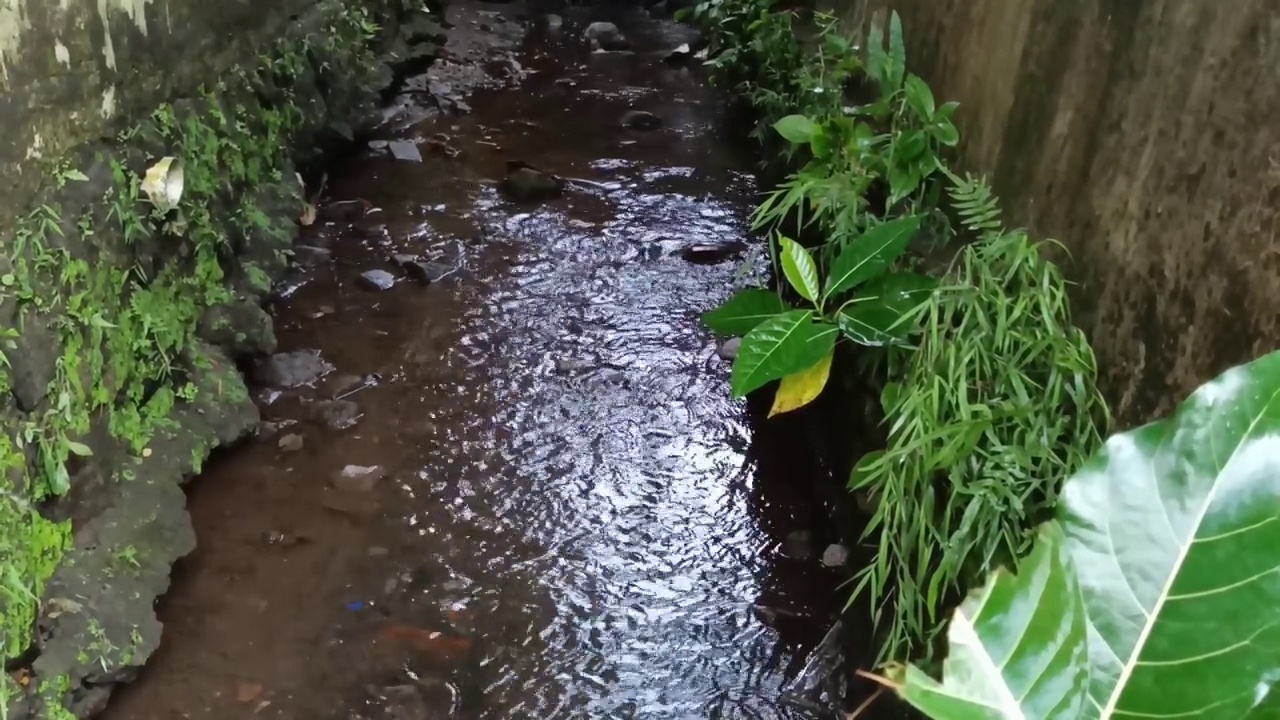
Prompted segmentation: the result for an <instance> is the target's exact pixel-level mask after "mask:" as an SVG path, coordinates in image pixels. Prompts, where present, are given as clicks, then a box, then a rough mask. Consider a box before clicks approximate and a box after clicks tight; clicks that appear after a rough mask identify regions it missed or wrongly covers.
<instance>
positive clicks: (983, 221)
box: [945, 171, 1004, 238]
mask: <svg viewBox="0 0 1280 720" xmlns="http://www.w3.org/2000/svg"><path fill="white" fill-rule="evenodd" d="M945 172H946V174H947V177H948V178H950V179H951V187H949V188H947V192H948V194H950V195H951V202H952V206H953V207H954V208H955V211H956V214H957V215H959V216H960V224H961V225H962V226H964V228H965V229H966V230H968V231H969V232H972V233H973V234H974V235H977V236H978V237H979V238H990V237H994V236H996V235H999V234H1001V233H1002V232H1004V225H1003V223H1001V222H1000V201H999V200H997V199H996V196H995V194H994V193H993V192H992V191H991V185H990V183H988V182H987V179H986V178H985V177H982V176H978V175H973V174H966V175H965V176H964V177H960V176H959V175H956V174H955V173H952V172H950V171H945Z"/></svg>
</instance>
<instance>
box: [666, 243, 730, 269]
mask: <svg viewBox="0 0 1280 720" xmlns="http://www.w3.org/2000/svg"><path fill="white" fill-rule="evenodd" d="M741 253H742V245H740V244H738V243H698V244H696V245H689V246H688V247H686V248H684V249H683V250H681V251H680V257H682V258H684V259H685V260H686V261H688V262H691V263H694V264H695V265H718V264H720V263H722V262H725V261H727V260H732V259H733V258H735V257H737V256H738V255H740V254H741Z"/></svg>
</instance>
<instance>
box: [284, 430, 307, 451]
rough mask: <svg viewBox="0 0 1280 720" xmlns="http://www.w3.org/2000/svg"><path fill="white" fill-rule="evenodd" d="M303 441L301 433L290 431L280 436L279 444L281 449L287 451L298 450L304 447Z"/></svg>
mask: <svg viewBox="0 0 1280 720" xmlns="http://www.w3.org/2000/svg"><path fill="white" fill-rule="evenodd" d="M303 442H304V441H303V439H302V436H301V435H298V434H297V433H289V434H288V435H285V436H284V437H282V438H280V442H279V443H278V445H279V446H280V449H281V450H284V451H285V452H297V451H298V450H301V449H302V445H303Z"/></svg>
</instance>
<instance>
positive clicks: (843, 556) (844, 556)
mask: <svg viewBox="0 0 1280 720" xmlns="http://www.w3.org/2000/svg"><path fill="white" fill-rule="evenodd" d="M847 562H849V551H848V550H847V549H845V546H843V545H841V544H839V543H835V544H832V545H828V546H827V549H826V550H823V551H822V564H823V565H826V566H827V567H829V568H838V567H844V565H845V563H847Z"/></svg>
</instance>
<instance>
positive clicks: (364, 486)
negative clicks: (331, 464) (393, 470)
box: [331, 465, 386, 493]
mask: <svg viewBox="0 0 1280 720" xmlns="http://www.w3.org/2000/svg"><path fill="white" fill-rule="evenodd" d="M384 477H386V472H385V471H384V470H383V469H382V467H381V466H380V465H372V466H369V467H365V466H364V465H348V466H346V467H344V468H342V471H341V472H338V473H335V474H334V476H333V478H332V480H331V482H332V483H333V487H334V489H335V490H340V491H342V492H344V493H367V492H370V491H371V490H373V488H374V486H375V485H377V484H378V481H379V480H381V479H382V478H384Z"/></svg>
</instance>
